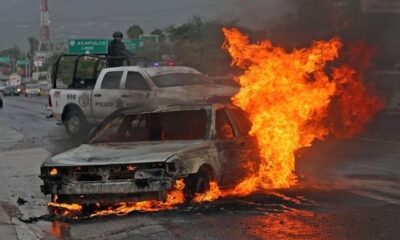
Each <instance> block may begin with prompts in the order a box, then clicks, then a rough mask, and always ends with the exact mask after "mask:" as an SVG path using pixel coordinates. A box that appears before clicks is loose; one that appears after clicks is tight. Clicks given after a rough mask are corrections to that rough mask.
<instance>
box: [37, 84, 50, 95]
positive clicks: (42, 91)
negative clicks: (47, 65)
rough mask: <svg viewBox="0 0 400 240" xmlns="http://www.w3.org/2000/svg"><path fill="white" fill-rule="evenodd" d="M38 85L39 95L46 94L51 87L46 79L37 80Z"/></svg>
mask: <svg viewBox="0 0 400 240" xmlns="http://www.w3.org/2000/svg"><path fill="white" fill-rule="evenodd" d="M38 87H39V89H40V94H41V95H48V94H49V92H50V89H51V83H50V82H48V81H40V82H38Z"/></svg>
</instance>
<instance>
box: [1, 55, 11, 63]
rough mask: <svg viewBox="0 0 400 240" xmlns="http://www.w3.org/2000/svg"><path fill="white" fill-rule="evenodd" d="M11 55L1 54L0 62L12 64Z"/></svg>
mask: <svg viewBox="0 0 400 240" xmlns="http://www.w3.org/2000/svg"><path fill="white" fill-rule="evenodd" d="M10 61H11V60H10V57H9V56H0V63H3V64H10Z"/></svg>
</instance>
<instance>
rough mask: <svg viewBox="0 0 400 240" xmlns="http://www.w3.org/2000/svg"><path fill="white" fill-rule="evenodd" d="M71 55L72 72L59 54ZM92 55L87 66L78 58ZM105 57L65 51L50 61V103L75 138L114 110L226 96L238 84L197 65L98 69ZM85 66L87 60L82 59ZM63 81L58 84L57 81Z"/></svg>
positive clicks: (233, 90) (221, 98)
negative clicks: (218, 78) (221, 81)
mask: <svg viewBox="0 0 400 240" xmlns="http://www.w3.org/2000/svg"><path fill="white" fill-rule="evenodd" d="M68 57H75V58H76V60H75V67H74V71H73V74H72V76H66V75H67V74H66V73H65V72H59V71H63V70H64V71H65V68H60V63H61V62H62V61H63V58H68ZM82 59H83V61H92V63H93V69H90V70H91V71H88V70H87V69H85V70H81V71H80V70H79V69H80V65H79V61H80V60H82ZM103 60H104V61H107V58H105V57H100V56H73V55H63V56H61V57H60V58H59V59H58V61H57V62H56V63H55V65H54V68H53V69H54V72H53V88H52V89H51V90H50V96H49V106H50V108H51V109H52V115H53V117H54V118H55V119H57V120H58V121H59V122H62V123H63V124H64V126H65V129H66V131H67V133H68V135H70V136H71V137H73V138H79V137H82V136H84V135H86V134H87V132H88V131H89V130H90V127H89V126H90V125H97V124H99V123H101V122H102V121H103V120H104V119H105V118H106V117H108V116H109V115H110V114H111V113H112V112H114V111H116V110H118V109H122V108H127V107H130V108H131V107H140V106H143V105H145V104H146V105H166V104H185V103H195V102H202V103H204V102H229V101H230V98H231V97H232V96H233V95H234V94H235V93H236V92H237V91H238V88H237V87H232V86H224V85H219V84H214V83H213V82H212V81H211V80H210V79H209V78H208V77H207V76H205V75H203V74H201V73H200V72H199V71H197V70H195V69H193V68H190V67H184V66H150V67H147V66H122V67H115V68H103V69H102V70H100V69H99V67H101V66H105V64H104V63H103V65H102V63H101V61H103ZM85 65H86V66H87V64H85ZM60 86H62V87H60Z"/></svg>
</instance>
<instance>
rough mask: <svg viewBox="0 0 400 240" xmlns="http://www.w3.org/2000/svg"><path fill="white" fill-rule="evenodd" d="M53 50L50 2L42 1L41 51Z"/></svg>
mask: <svg viewBox="0 0 400 240" xmlns="http://www.w3.org/2000/svg"><path fill="white" fill-rule="evenodd" d="M51 49H52V46H51V42H50V14H49V3H48V0H41V3H40V38H39V51H46V50H47V51H51Z"/></svg>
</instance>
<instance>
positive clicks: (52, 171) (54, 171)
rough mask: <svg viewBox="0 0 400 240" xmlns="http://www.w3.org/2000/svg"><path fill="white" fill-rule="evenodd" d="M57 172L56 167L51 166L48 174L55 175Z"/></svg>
mask: <svg viewBox="0 0 400 240" xmlns="http://www.w3.org/2000/svg"><path fill="white" fill-rule="evenodd" d="M57 173H58V170H57V168H53V169H51V171H50V175H51V176H54V175H57Z"/></svg>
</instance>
